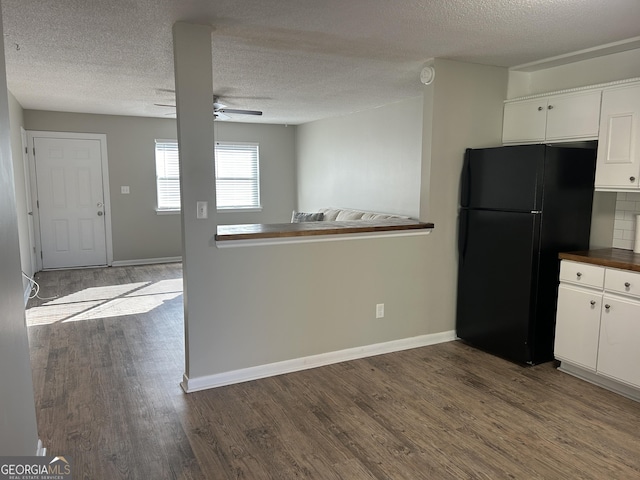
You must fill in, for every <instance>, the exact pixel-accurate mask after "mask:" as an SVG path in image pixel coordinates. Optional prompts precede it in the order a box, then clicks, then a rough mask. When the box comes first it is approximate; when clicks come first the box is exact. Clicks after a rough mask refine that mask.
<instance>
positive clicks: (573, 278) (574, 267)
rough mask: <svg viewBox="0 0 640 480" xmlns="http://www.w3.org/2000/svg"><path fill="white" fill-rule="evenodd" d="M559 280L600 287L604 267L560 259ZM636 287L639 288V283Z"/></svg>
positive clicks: (602, 281) (602, 280) (602, 283)
mask: <svg viewBox="0 0 640 480" xmlns="http://www.w3.org/2000/svg"><path fill="white" fill-rule="evenodd" d="M560 281H561V282H571V283H575V284H578V285H584V286H586V287H595V288H602V286H603V285H604V268H603V267H598V266H596V265H589V264H588V263H580V262H572V261H570V260H562V262H560ZM638 287H639V288H640V284H639V285H638Z"/></svg>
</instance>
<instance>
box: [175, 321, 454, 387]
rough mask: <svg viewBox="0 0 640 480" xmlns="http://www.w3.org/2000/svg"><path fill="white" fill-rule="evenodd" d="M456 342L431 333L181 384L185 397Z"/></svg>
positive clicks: (450, 334)
mask: <svg viewBox="0 0 640 480" xmlns="http://www.w3.org/2000/svg"><path fill="white" fill-rule="evenodd" d="M455 339H456V332H455V331H454V330H450V331H447V332H440V333H432V334H430V335H420V336H418V337H411V338H403V339H400V340H392V341H390V342H384V343H376V344H373V345H365V346H363V347H355V348H348V349H345V350H338V351H336V352H327V353H320V354H318V355H311V356H308V357H301V358H294V359H292V360H284V361H282V362H276V363H269V364H266V365H258V366H256V367H249V368H243V369H240V370H232V371H230V372H223V373H217V374H215V375H205V376H202V377H194V378H189V377H188V376H187V375H186V374H185V375H184V376H183V381H182V383H181V384H180V386H181V387H182V389H183V390H184V391H185V392H186V393H191V392H197V391H199V390H206V389H208V388H215V387H223V386H225V385H232V384H234V383H241V382H248V381H250V380H257V379H259V378H266V377H273V376H275V375H282V374H284V373H292V372H298V371H300V370H307V369H309V368H316V367H322V366H325V365H331V364H333V363H339V362H345V361H348V360H356V359H358V358H365V357H372V356H374V355H382V354H385V353H392V352H399V351H401V350H408V349H411V348H418V347H426V346H427V345H435V344H436V343H444V342H450V341H452V340H455Z"/></svg>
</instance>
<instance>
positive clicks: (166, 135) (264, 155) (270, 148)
mask: <svg viewBox="0 0 640 480" xmlns="http://www.w3.org/2000/svg"><path fill="white" fill-rule="evenodd" d="M24 122H25V128H27V129H28V130H49V131H59V132H91V133H104V134H106V135H107V151H108V157H109V182H110V196H111V209H112V212H111V224H112V230H113V258H114V260H115V261H131V260H140V259H148V258H162V257H175V256H180V255H181V254H182V238H181V234H180V215H179V214H176V215H157V214H156V211H155V207H156V184H155V175H156V174H155V158H154V148H155V147H154V140H155V139H176V138H177V132H176V121H175V120H173V119H160V118H144V117H126V116H116V115H90V114H78V113H63V112H46V111H35V110H25V112H24ZM215 129H216V133H217V134H218V135H219V140H238V141H246V142H250V141H256V142H259V143H260V174H261V196H262V203H263V206H264V208H263V210H262V212H251V213H249V212H243V213H225V214H224V216H223V218H221V223H276V222H286V221H288V220H289V219H290V218H291V210H292V209H293V208H294V205H295V127H285V126H283V125H252V124H243V123H230V122H229V123H224V122H219V123H216V127H215ZM212 130H213V129H212ZM207 136H208V137H209V138H213V132H212V131H209V132H207ZM213 175H214V173H213V161H211V162H210V168H209V169H208V171H207V176H208V178H210V179H211V182H213V178H214V176H213ZM123 185H127V186H129V187H130V192H131V193H130V194H124V195H123V194H121V193H120V187H121V186H123Z"/></svg>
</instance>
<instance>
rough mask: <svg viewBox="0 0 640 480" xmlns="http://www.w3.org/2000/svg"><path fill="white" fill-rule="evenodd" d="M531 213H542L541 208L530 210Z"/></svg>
mask: <svg viewBox="0 0 640 480" xmlns="http://www.w3.org/2000/svg"><path fill="white" fill-rule="evenodd" d="M531 213H533V214H534V215H539V214H541V213H542V210H531Z"/></svg>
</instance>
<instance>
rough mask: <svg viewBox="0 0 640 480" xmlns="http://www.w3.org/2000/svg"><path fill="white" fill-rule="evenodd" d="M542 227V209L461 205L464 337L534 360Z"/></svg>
mask: <svg viewBox="0 0 640 480" xmlns="http://www.w3.org/2000/svg"><path fill="white" fill-rule="evenodd" d="M539 231H540V215H539V214H533V213H517V212H499V211H485V210H466V209H463V210H461V212H460V229H459V232H460V238H459V243H458V248H459V275H458V301H457V319H456V330H457V335H458V337H460V338H461V339H463V340H466V341H467V342H468V343H470V344H471V345H474V346H476V347H478V348H480V349H482V350H485V351H487V352H489V353H493V354H495V355H498V356H501V357H504V358H507V359H510V360H512V361H515V362H520V363H531V360H532V357H531V351H532V346H531V345H530V338H531V335H530V332H531V327H532V322H533V321H534V319H535V315H536V311H535V309H536V306H535V305H536V302H535V298H536V292H535V288H536V287H535V285H536V284H537V270H538V253H537V252H538V244H539Z"/></svg>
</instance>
